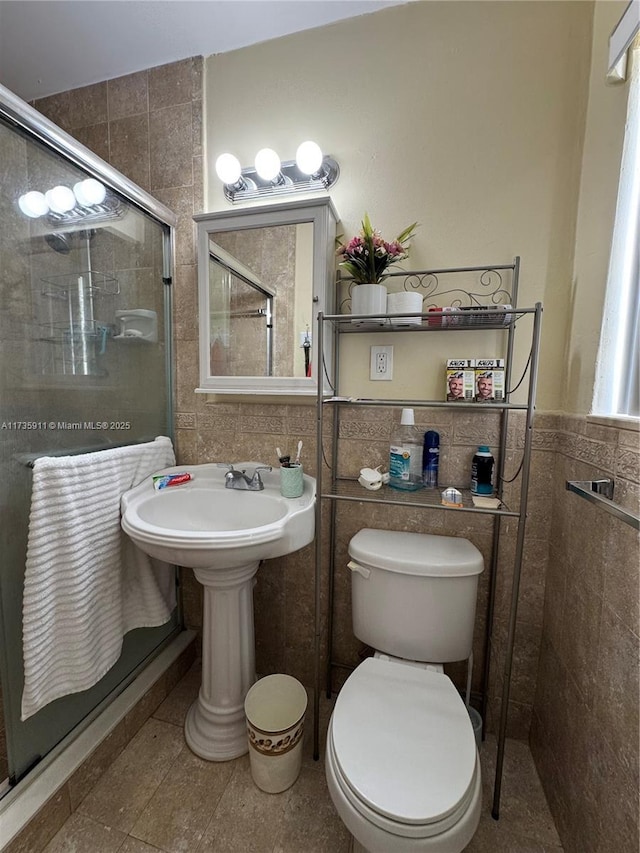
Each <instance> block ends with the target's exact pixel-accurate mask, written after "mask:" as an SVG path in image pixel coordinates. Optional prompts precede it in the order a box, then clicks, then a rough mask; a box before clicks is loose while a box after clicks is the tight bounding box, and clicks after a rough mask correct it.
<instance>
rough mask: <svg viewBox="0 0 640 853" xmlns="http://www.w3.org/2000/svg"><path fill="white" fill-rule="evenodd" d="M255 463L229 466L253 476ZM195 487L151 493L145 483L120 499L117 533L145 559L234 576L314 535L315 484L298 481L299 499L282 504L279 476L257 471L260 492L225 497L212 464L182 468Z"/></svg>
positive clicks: (220, 470)
mask: <svg viewBox="0 0 640 853" xmlns="http://www.w3.org/2000/svg"><path fill="white" fill-rule="evenodd" d="M257 464H259V463H254V462H243V463H237V464H235V463H234V467H236V468H238V469H240V470H245V469H246V471H247V473H248V474H250V475H251V474H252V473H253V470H254V468H255V467H256V465H257ZM181 471H188V472H189V473H190V474H191V476H192V477H193V479H192V480H191V481H190V482H189V483H184V484H183V485H181V486H170V487H169V488H166V489H162V490H160V491H155V490H154V488H153V483H152V479H151V477H147V478H146V479H145V480H144V481H143V482H142V483H140V484H139V485H138V486H136V487H135V488H134V489H131V490H130V491H128V492H126V493H125V494H124V495H123V497H122V529H123V530H124V531H125V533H127V535H128V536H129V537H130V538H131V539H132V540H133V541H134V542H135V544H136V545H137V546H138V548H140V549H141V550H142V551H144V552H145V553H147V554H149V555H150V556H151V557H157V558H158V559H160V560H164V561H166V562H168V563H175V564H176V565H179V566H187V567H189V568H192V569H205V568H216V567H217V566H219V567H223V568H232V567H234V566H240V565H244V564H246V563H248V562H250V561H252V560H265V559H269V558H272V557H281V556H283V555H284V554H290V553H291V552H292V551H297V550H298V549H299V548H302V547H304V546H305V545H308V544H309V542H311V540H312V539H313V535H314V505H315V494H316V488H315V480H314V478H313V477H309V476H308V475H306V474H305V475H304V491H303V493H302V495H301V497H299V498H283V497H282V496H281V494H280V475H279V473H278V471H277V470H274V471H261V472H260V474H261V476H262V480H263V482H264V490H263V491H260V492H249V491H244V490H236V489H225V487H224V475H225V473H226V472H225V470H224V469H223V468H218V467H217V465H215V464H208V465H182V466H179V467H175V468H165V469H164V470H162V471H159V472H157V473H158V474H174V473H178V472H181Z"/></svg>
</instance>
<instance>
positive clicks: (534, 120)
mask: <svg viewBox="0 0 640 853" xmlns="http://www.w3.org/2000/svg"><path fill="white" fill-rule="evenodd" d="M592 11H593V6H592V4H591V3H587V2H526V0H525V2H456V3H451V2H431V1H430V0H426V2H414V3H410V4H408V5H406V6H400V7H395V8H392V9H385V10H382V11H380V12H377V13H375V14H374V15H369V16H364V17H360V18H357V19H353V20H350V21H346V22H343V23H340V24H339V25H336V26H330V27H325V28H322V29H319V30H315V31H313V32H304V33H298V34H296V35H292V36H288V37H286V38H282V39H278V40H275V41H271V42H266V43H263V44H260V45H256V46H253V47H250V48H245V49H242V50H238V51H234V52H232V53H228V54H224V55H219V56H213V57H209V58H208V59H207V60H206V72H205V80H206V89H205V93H206V94H205V113H206V114H205V133H206V144H205V150H206V152H207V157H206V160H207V162H206V165H205V170H206V177H205V198H206V207H207V208H208V209H210V210H217V209H221V208H224V207H225V206H226V202H225V200H224V197H223V195H222V190H221V185H220V183H219V181H218V179H217V177H216V176H215V171H214V169H213V163H214V162H215V157H216V156H217V155H218V154H220V153H222V152H223V151H227V150H230V151H233V152H234V153H235V154H236V155H237V156H238V157H239V159H240V160H241V162H242V163H243V165H248V164H250V163H251V162H252V160H253V157H254V155H255V152H256V150H257V149H258V148H260V147H262V146H271V147H274V148H275V149H276V150H278V151H280V152H281V155H282V157H283V158H284V159H288V158H291V157H293V156H294V154H295V149H296V146H297V145H298V144H299V142H301V141H302V140H303V139H306V138H313V139H316V140H317V141H318V142H319V143H320V145H321V146H322V148H323V149H324V150H325V151H327V152H330V153H332V154H333V155H334V156H335V157H336V158H337V159H338V161H339V162H340V166H341V176H340V180H339V181H338V183H337V184H336V185H335V186H334V187H333V188H332V190H331V196H332V199H333V201H334V203H335V204H336V207H337V209H338V212H339V213H340V215H341V218H342V230H343V232H344V233H345V234H346V235H350V234H352V233H354V232H355V231H356V230H357V229H358V227H359V222H360V220H361V218H362V214H363V212H364V211H365V210H366V211H367V212H368V213H369V214H370V216H371V218H372V220H373V222H374V225H375V226H376V227H378V228H380V229H381V230H382V232H383V234H384V235H385V236H386V235H395V234H396V233H398V232H399V231H400V230H401V229H402V228H404V227H405V226H406V225H407V224H408V223H409V222H412V221H414V220H416V219H417V220H419V221H420V223H421V227H420V229H419V231H418V234H417V237H416V239H415V241H414V251H413V256H412V258H411V261H410V266H411V267H412V268H420V267H422V268H425V267H432V268H433V267H439V266H458V265H467V264H475V263H477V264H483V263H488V264H491V263H494V264H495V263H505V262H507V263H508V262H510V261H511V259H512V258H513V257H514V256H515V255H516V254H519V255H520V256H521V257H522V277H521V298H520V304H526V305H530V304H532V303H534V302H535V301H537V300H541V301H543V303H544V305H545V317H544V328H543V350H542V362H541V381H540V388H539V406H540V408H542V409H544V410H556V409H559V408H561V398H562V392H563V387H562V386H563V379H562V373H561V371H559V370H558V364H559V363H561V360H562V358H563V356H564V341H565V337H566V331H567V319H568V306H569V299H570V296H571V279H572V269H573V245H574V232H575V215H576V204H577V197H578V182H579V169H580V164H581V149H582V138H583V129H584V119H585V112H586V104H587V84H588V79H589V76H588V75H589V59H590V45H591V19H592ZM368 337H369V336H367V338H368ZM413 337H414V336H403V342H404V343H395V342H394V345H395V346H396V353H395V356H396V359H395V363H396V376H398V377H403V376H404V377H406V376H408V375H411V376H417V377H419V379H418V380H417V381H418V383H419V384H418V385H417V387H415V389H414V393H415V394H420V395H424V396H427V397H428V396H432V397H436V396H438V395H439V394H440V393H441V384H442V375H441V371H440V369H439V367H440V366H441V364H442V359H443V358H446V357H447V356H449V357H451V356H452V355H456V353H453V352H452V351H451V347H450V344H449V345H446V344H445V345H443V344H440V343H439V344H437V345H434V343H433V341H431V343H430V345H429V347H427V348H425V349H424V350H421V351H420V357H419V362H420V364H424V365H425V368H424V370H418V371H416V370H415V364H416V357H415V348H414V347H413V345H408V341H409V340H410V339H411V338H413ZM422 337H423V338H426V337H429V338H432V337H433V336H422ZM350 343H351V342H350ZM354 343H355V344H356V346H359V347H360V348H361V349H360V353H359V354H358V353H353V354H348V355H347V357H346V358H345V359H344V361H345V362H351V363H352V364H354V365H355V366H354V368H353V369H354V371H355V375H356V378H357V384H358V388H357V393H359V394H360V395H362V396H374V393H372V391H373V390H374V389H372V388H371V386H370V384H369V382H368V379H367V377H366V368H367V367H368V346H367V343H371V341H370V340H369V341H367V340H366V339H365V340H361V339H360V340H359V341H357V342H354ZM443 346H445V347H447V348H446V349H443ZM474 346H475V345H474ZM403 347H404V351H403ZM475 349H477V347H475ZM475 349H474V352H473V353H468V354H472V355H473V354H476V355H492V354H493V353H491V352H476V351H475ZM524 349H525V343H524V342H523V345H522V347H521V348H520V350H519V351H518V353H517V365H515V368H516V370H515V372H516V374H517V373H518V369H517V368H518V366H522V365H523V364H524V358H525V355H526V354H525V352H524ZM465 354H467V353H465ZM434 359H436V361H434ZM427 365H428V367H427ZM373 384H374V385H375V386H379V385H381V384H384V385H385V386H388V385H389V383H373ZM410 385H411V381H409V386H410ZM399 392H400V393H398V392H396V390H395V389H391V388H388V387H385V389H384V393H383V394H378V396H389V397H391V396H394V397H400V396H404V395H405V394H406V392H407V387H406V380H405V383H404V384H403V385H402V386H401V387H400V388H399Z"/></svg>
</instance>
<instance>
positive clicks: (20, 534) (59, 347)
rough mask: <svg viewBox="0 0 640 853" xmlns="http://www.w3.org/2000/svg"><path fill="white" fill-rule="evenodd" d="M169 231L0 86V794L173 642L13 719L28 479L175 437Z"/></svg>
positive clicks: (137, 196) (168, 634)
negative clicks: (44, 459)
mask: <svg viewBox="0 0 640 853" xmlns="http://www.w3.org/2000/svg"><path fill="white" fill-rule="evenodd" d="M174 224H175V220H174V217H173V214H172V213H171V212H170V211H169V210H167V209H166V208H164V207H163V206H162V205H160V204H159V203H157V202H155V201H154V200H153V199H152V198H151V197H150V196H147V194H146V193H144V192H143V191H141V190H140V189H139V188H137V187H136V186H135V185H133V184H131V183H130V182H129V181H128V180H127V179H126V178H124V177H123V176H122V175H119V173H117V172H116V171H115V170H113V169H112V168H111V167H109V166H108V165H107V164H105V163H103V161H101V160H100V159H99V158H97V157H95V156H94V155H93V154H91V152H89V151H88V150H87V149H85V148H83V147H82V146H80V145H78V144H77V143H76V142H75V141H74V140H72V139H71V137H69V136H68V135H67V134H65V133H64V132H62V131H61V130H59V129H58V128H56V127H55V125H53V124H52V123H51V122H49V121H47V120H46V119H44V118H43V117H42V116H40V115H39V114H38V113H37V112H35V110H32V109H31V108H30V107H28V106H27V105H26V104H24V103H23V102H22V101H20V100H19V99H18V98H16V97H15V96H14V95H12V94H11V93H10V92H8V90H6V89H4V88H3V87H1V86H0V508H1V515H0V519H1V520H0V555H1V560H2V565H1V570H0V691H1V701H0V715H1V716H0V794H1V793H3V792H6V790H8V789H9V788H10V786H11V785H13V784H15V783H16V782H17V781H19V780H20V779H21V778H22V777H23V776H24V775H25V774H26V773H27V772H28V771H29V770H30V769H31V768H32V767H34V766H35V765H36V764H37V763H38V762H39V760H40V759H41V758H43V757H44V756H45V755H47V753H48V752H50V750H51V749H53V747H54V746H55V745H56V744H57V743H59V742H60V741H61V740H62V739H63V738H64V737H65V736H66V735H67V734H68V733H69V732H70V731H71V730H72V729H74V728H75V727H76V726H77V725H78V724H79V723H81V721H83V720H85V719H87V718H89V717H91V715H92V714H93V713H94V711H95V709H96V708H97V706H98V705H100V704H101V703H104V701H105V700H106V699H107V697H109V695H110V694H112V693H113V692H114V691H119V690H121V689H123V687H124V685H126V684H127V683H128V682H129V681H130V680H131V679H132V678H133V677H134V674H135V673H136V672H137V671H138V670H139V669H140V668H141V667H142V666H143V665H144V664H145V662H146V661H148V659H149V658H150V657H152V656H153V655H154V654H155V653H157V651H159V650H160V648H162V647H163V646H164V645H165V644H166V643H167V642H168V640H169V639H170V638H172V637H173V636H174V635H175V634H176V633H178V631H179V630H180V622H181V619H180V614H179V613H178V611H177V610H176V611H174V613H173V615H172V618H171V619H170V621H169V622H167V623H166V624H165V625H162V626H161V627H159V628H142V629H136V630H134V631H131V632H129V633H128V634H127V635H126V636H125V638H124V645H123V650H122V654H121V656H120V658H119V660H118V661H117V663H116V664H115V666H114V667H112V669H111V670H110V671H109V672H108V673H107V674H106V675H105V676H104V677H103V678H102V680H101V681H99V682H98V683H97V684H96V685H95V686H94V687H92V688H91V689H89V690H86V691H84V692H82V693H77V694H74V695H71V696H65V697H62V698H61V699H58V700H56V701H55V702H52V703H50V704H49V705H47V706H46V707H44V708H43V709H42V710H40V711H39V712H38V713H37V714H35V715H34V716H33V717H30V718H29V719H27V720H26V721H24V722H23V721H21V720H20V703H21V695H22V686H23V668H22V592H23V584H24V568H25V558H26V547H27V534H28V524H29V507H30V497H31V480H32V467H31V466H32V464H33V461H34V459H35V458H37V457H38V456H42V455H46V456H50V455H60V454H62V455H67V454H77V453H82V452H87V451H93V450H100V449H106V448H108V447H113V446H118V445H124V444H135V443H137V442H141V441H146V440H149V439H153V438H154V437H155V436H157V435H169V436H171V435H172V408H171V367H170V366H171V352H170V340H171V334H170V332H171V327H170V318H171V305H170V291H171V288H170V286H169V285H170V269H171V233H172V232H171V229H172V226H173V225H174ZM171 571H174V572H175V570H171Z"/></svg>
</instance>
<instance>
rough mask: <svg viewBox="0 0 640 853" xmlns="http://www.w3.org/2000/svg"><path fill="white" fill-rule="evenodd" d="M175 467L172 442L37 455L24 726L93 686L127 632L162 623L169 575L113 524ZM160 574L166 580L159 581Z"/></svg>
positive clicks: (171, 600) (171, 590) (171, 596)
mask: <svg viewBox="0 0 640 853" xmlns="http://www.w3.org/2000/svg"><path fill="white" fill-rule="evenodd" d="M171 465H175V456H174V453H173V447H172V444H171V440H170V439H169V438H166V437H165V436H160V437H158V438H156V440H155V441H150V442H147V443H145V444H136V445H130V446H127V447H115V448H112V449H110V450H102V451H99V452H96V453H84V454H81V455H78V456H57V457H53V456H48V457H46V456H45V457H40V458H39V459H36V461H35V462H34V466H33V489H32V494H31V513H30V516H29V539H28V544H27V564H26V571H25V581H24V598H23V604H22V610H23V629H22V637H23V655H24V691H23V694H22V717H21V719H22V720H26V719H27V718H28V717H30V716H32V715H33V714H35V713H36V711H38V710H40V708H42V707H43V706H44V705H47V704H48V703H49V702H53V700H54V699H58V698H59V697H60V696H66V695H67V694H69V693H78V692H79V691H81V690H86V689H87V688H89V687H91V686H92V685H93V684H95V683H96V682H98V681H99V680H100V679H101V678H102V676H103V675H104V674H105V673H106V672H107V671H108V670H109V669H110V668H111V667H112V666H113V664H114V663H115V662H116V661H117V660H118V658H119V657H120V651H121V649H122V638H123V635H124V634H125V633H126V632H127V631H130V630H131V629H132V628H141V627H152V626H157V625H162V624H163V623H164V622H166V621H167V620H168V619H169V617H170V616H171V612H172V610H173V608H174V607H175V587H174V583H173V572H172V571H171V570H170V569H169V568H168V567H167V566H166V564H162V563H160V562H159V561H153V562H152V561H151V559H150V558H149V557H147V555H146V554H143V553H142V551H140V550H139V549H138V548H136V547H135V546H134V545H133V543H131V542H130V540H129V538H128V537H127V536H126V535H125V534H124V533H123V532H122V530H121V527H120V498H121V497H122V494H123V493H124V492H126V491H127V490H128V489H131V488H133V487H134V486H136V485H137V484H138V483H140V482H141V481H142V480H143V479H144V478H145V477H147V476H149V475H150V474H152V473H154V472H155V471H158V470H160V469H162V468H167V467H169V466H171ZM163 575H164V576H163Z"/></svg>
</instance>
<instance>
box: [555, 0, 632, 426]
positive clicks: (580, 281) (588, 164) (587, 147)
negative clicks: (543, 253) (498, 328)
mask: <svg viewBox="0 0 640 853" xmlns="http://www.w3.org/2000/svg"><path fill="white" fill-rule="evenodd" d="M626 5H627V3H626V0H623V2H602V0H601V2H598V3H596V5H595V13H594V22H593V47H592V63H591V78H590V82H589V106H588V110H587V124H586V130H585V139H584V151H583V158H582V174H581V180H580V200H579V205H578V220H577V230H576V254H575V264H574V276H573V285H572V293H571V302H570V313H569V324H570V326H569V335H568V336H567V343H566V347H565V355H564V362H565V363H566V364H567V365H568V371H567V374H566V385H565V393H564V395H563V403H562V408H563V409H564V411H566V412H576V413H588V412H589V411H590V410H591V401H592V396H593V380H594V376H595V361H596V355H597V342H598V340H599V338H600V323H601V320H602V309H603V304H604V295H605V287H606V281H607V269H608V265H609V250H610V247H611V235H612V233H613V220H614V215H615V209H616V198H617V193H618V177H619V173H620V159H621V157H622V144H623V138H624V125H625V117H626V110H627V99H628V93H629V84H628V82H627V83H626V84H623V85H620V84H617V85H616V84H614V85H612V84H610V83H607V82H606V69H607V49H608V40H609V35H610V33H611V31H612V30H613V28H614V26H615V25H616V23H617V22H618V20H619V18H620V16H621V15H622V12H623V11H624V9H625V7H626Z"/></svg>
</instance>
